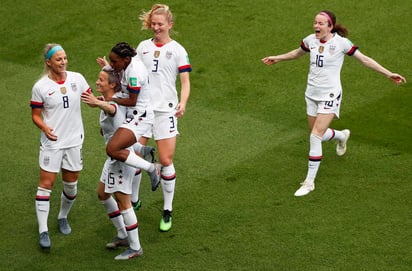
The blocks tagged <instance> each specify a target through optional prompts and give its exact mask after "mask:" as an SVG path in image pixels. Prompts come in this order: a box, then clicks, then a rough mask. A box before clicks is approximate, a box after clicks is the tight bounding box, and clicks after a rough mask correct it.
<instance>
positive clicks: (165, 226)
mask: <svg viewBox="0 0 412 271" xmlns="http://www.w3.org/2000/svg"><path fill="white" fill-rule="evenodd" d="M171 228H172V211H169V210H163V216H162V219H160V225H159V229H160V231H163V232H166V231H170V229H171Z"/></svg>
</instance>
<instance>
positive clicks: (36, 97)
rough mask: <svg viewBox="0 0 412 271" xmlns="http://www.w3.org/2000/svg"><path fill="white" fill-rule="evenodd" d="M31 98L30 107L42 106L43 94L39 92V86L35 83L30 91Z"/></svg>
mask: <svg viewBox="0 0 412 271" xmlns="http://www.w3.org/2000/svg"><path fill="white" fill-rule="evenodd" d="M31 93H32V94H31V100H30V107H31V108H33V109H34V108H43V104H44V100H43V95H42V94H41V91H40V88H39V87H38V86H37V84H35V85H34V86H33V89H32V91H31Z"/></svg>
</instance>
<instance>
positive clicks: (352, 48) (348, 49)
mask: <svg viewBox="0 0 412 271" xmlns="http://www.w3.org/2000/svg"><path fill="white" fill-rule="evenodd" d="M344 40H345V41H346V42H345V47H344V50H343V51H344V53H345V54H347V55H348V56H352V55H353V54H354V53H355V52H356V50H358V49H359V46H356V45H355V44H353V43H352V42H351V41H350V40H349V39H346V38H345V39H344Z"/></svg>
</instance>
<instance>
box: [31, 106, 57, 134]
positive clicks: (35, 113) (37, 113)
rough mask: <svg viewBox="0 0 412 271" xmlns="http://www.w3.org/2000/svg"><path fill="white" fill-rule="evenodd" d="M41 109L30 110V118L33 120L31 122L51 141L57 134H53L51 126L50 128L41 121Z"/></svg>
mask: <svg viewBox="0 0 412 271" xmlns="http://www.w3.org/2000/svg"><path fill="white" fill-rule="evenodd" d="M41 112H42V109H41V108H33V109H32V110H31V119H32V120H33V123H34V124H35V125H36V126H37V127H38V128H39V129H40V130H42V131H43V133H44V134H45V135H46V137H47V138H48V139H50V140H52V141H56V140H57V136H56V135H55V134H53V128H50V127H49V126H47V125H46V123H44V121H43V117H42V115H41Z"/></svg>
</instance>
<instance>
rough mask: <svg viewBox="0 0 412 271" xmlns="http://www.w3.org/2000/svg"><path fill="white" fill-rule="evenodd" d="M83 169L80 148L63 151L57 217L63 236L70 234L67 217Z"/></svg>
mask: <svg viewBox="0 0 412 271" xmlns="http://www.w3.org/2000/svg"><path fill="white" fill-rule="evenodd" d="M82 169H83V158H82V148H81V146H77V147H73V148H70V149H67V150H65V151H64V155H63V159H62V179H63V191H62V193H61V196H60V211H59V214H58V216H57V221H58V224H59V230H60V232H61V233H63V234H70V233H71V231H72V229H71V227H70V225H69V222H68V220H67V216H68V215H69V212H70V210H71V208H72V207H73V204H74V202H75V201H76V197H77V182H78V179H79V174H80V171H81V170H82Z"/></svg>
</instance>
